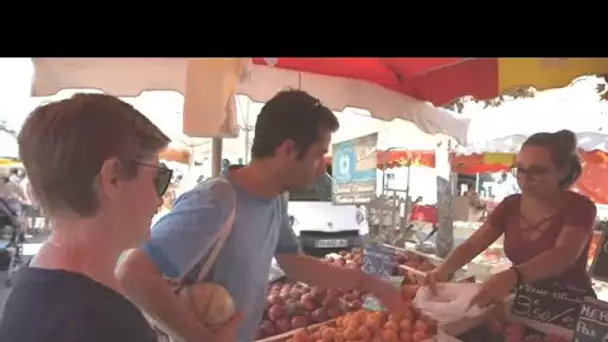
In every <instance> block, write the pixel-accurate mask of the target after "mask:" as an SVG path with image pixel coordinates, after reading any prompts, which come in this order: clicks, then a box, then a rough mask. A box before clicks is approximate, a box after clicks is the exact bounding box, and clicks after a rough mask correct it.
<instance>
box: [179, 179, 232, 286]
mask: <svg viewBox="0 0 608 342" xmlns="http://www.w3.org/2000/svg"><path fill="white" fill-rule="evenodd" d="M213 181H218V182H223V183H227V184H228V185H229V186H230V190H231V192H232V194H233V195H234V196H233V197H234V205H233V206H232V210H231V211H230V214H229V215H228V218H227V219H226V221H225V222H224V225H223V226H222V228H220V230H219V231H218V232H217V233H216V234H215V235H214V236H213V238H212V239H211V241H210V242H209V244H208V245H206V246H205V247H203V248H202V250H201V253H200V257H199V258H197V259H195V261H194V265H192V267H190V268H189V269H190V270H192V268H194V267H195V266H196V264H197V263H198V262H200V260H201V259H202V258H203V257H205V256H207V260H206V261H205V264H204V265H203V266H202V268H201V270H200V272H199V273H198V276H197V280H198V281H199V282H200V281H203V280H204V279H205V277H206V276H207V274H208V273H209V271H210V270H211V268H212V267H213V264H214V263H215V259H216V258H217V256H218V255H219V253H220V251H221V250H222V247H223V246H224V243H225V242H226V239H227V238H228V236H229V235H230V232H231V231H232V226H233V225H234V216H235V215H236V202H237V201H236V193H235V192H234V189H233V188H232V184H230V182H228V181H227V180H225V179H224V178H219V177H218V178H216V179H215V180H213ZM184 278H185V277H184ZM184 281H185V279H182V281H181V283H182V285H183V283H184Z"/></svg>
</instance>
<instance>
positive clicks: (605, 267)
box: [589, 231, 608, 281]
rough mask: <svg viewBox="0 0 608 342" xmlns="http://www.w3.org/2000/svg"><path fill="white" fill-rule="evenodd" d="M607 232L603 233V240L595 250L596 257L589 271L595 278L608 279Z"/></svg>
mask: <svg viewBox="0 0 608 342" xmlns="http://www.w3.org/2000/svg"><path fill="white" fill-rule="evenodd" d="M606 232H608V231H604V234H602V240H601V241H600V243H599V245H597V249H596V251H595V257H594V258H593V263H592V264H591V269H590V270H589V273H590V274H591V276H592V277H593V278H596V279H599V280H603V281H608V241H606Z"/></svg>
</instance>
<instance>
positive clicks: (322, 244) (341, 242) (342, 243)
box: [315, 239, 348, 248]
mask: <svg viewBox="0 0 608 342" xmlns="http://www.w3.org/2000/svg"><path fill="white" fill-rule="evenodd" d="M315 247H317V248H343V247H348V240H345V239H327V240H317V241H315Z"/></svg>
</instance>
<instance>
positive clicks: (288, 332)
mask: <svg viewBox="0 0 608 342" xmlns="http://www.w3.org/2000/svg"><path fill="white" fill-rule="evenodd" d="M324 261H325V262H327V263H330V264H332V265H334V266H336V267H347V268H353V269H362V270H363V271H364V272H367V273H371V274H374V275H376V276H379V277H387V278H386V279H387V281H388V279H389V278H390V279H391V281H392V282H393V283H394V284H395V286H398V287H400V288H401V293H402V298H403V300H404V302H405V303H407V306H408V307H411V303H412V300H413V299H414V297H415V296H416V292H417V289H418V285H417V284H418V282H419V281H420V280H421V279H423V278H424V277H425V272H428V271H429V270H431V269H433V267H435V265H436V264H437V263H438V260H437V259H432V258H431V257H428V256H426V255H423V254H420V253H417V252H415V251H411V250H405V249H395V248H393V247H391V246H380V245H375V244H369V245H366V246H365V247H364V248H355V249H352V250H349V251H346V250H345V251H341V252H340V253H332V254H329V255H326V256H325V258H324ZM395 281H397V282H396V283H395ZM454 281H455V282H463V283H466V282H471V281H474V278H472V277H471V276H469V275H467V274H466V272H464V271H461V272H458V274H457V275H455V278H454ZM268 288H269V296H268V299H267V301H268V306H267V308H266V310H265V312H264V319H263V321H262V323H261V325H260V329H259V332H258V338H259V339H258V342H260V341H264V342H275V341H288V340H289V341H291V340H293V341H301V340H302V341H303V338H304V337H306V338H324V339H325V340H327V341H330V342H332V341H354V340H358V339H364V340H369V339H371V338H372V337H373V336H374V335H378V334H387V336H388V334H390V333H388V332H384V330H386V329H387V328H390V329H388V330H391V331H392V332H394V333H395V334H396V336H400V335H401V338H400V339H397V340H403V341H409V340H408V338H410V339H413V340H414V341H426V340H427V338H428V339H429V341H431V340H432V339H431V338H432V337H433V336H434V334H435V332H436V323H435V321H434V320H433V319H432V318H430V317H426V316H424V315H423V314H421V312H420V311H419V310H416V308H414V307H412V309H410V310H411V311H408V312H406V313H404V314H403V315H395V314H391V315H387V314H386V313H384V312H382V311H384V309H383V308H382V307H381V306H378V303H376V302H373V300H371V299H370V298H373V297H371V296H370V294H367V293H363V292H361V291H359V290H351V291H348V292H346V291H342V290H340V289H335V288H327V289H323V288H318V287H314V286H308V285H306V284H302V283H294V282H290V281H289V280H288V279H284V278H282V279H280V280H279V281H275V282H273V283H270V284H269V285H268ZM355 316H356V317H361V318H357V319H355V321H356V320H358V319H360V320H363V321H359V323H358V325H360V326H361V327H365V328H366V329H369V330H365V331H364V329H363V328H361V327H360V328H357V329H355V330H356V332H351V331H348V328H351V326H350V325H351V324H348V323H346V324H345V322H348V321H350V320H352V317H355ZM370 316H371V317H376V318H369V319H370V320H373V319H380V321H378V322H377V324H378V326H368V324H366V320H367V319H368V317H370ZM389 322H394V323H395V324H396V325H395V326H394V327H392V324H393V323H389ZM328 331H329V332H328ZM368 333H369V337H366V336H368V335H367V334H368ZM361 334H363V335H361ZM326 335H327V336H326ZM329 335H331V336H329ZM336 335H337V336H340V335H341V336H342V339H340V337H338V339H334V336H336ZM423 337H424V338H423Z"/></svg>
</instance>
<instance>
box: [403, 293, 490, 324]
mask: <svg viewBox="0 0 608 342" xmlns="http://www.w3.org/2000/svg"><path fill="white" fill-rule="evenodd" d="M480 287H481V286H480V285H479V284H475V283H445V284H443V283H442V284H437V292H438V293H437V295H434V294H433V293H432V292H431V289H430V288H429V287H428V286H423V287H421V288H419V289H418V292H417V293H416V297H415V298H414V301H413V304H414V306H416V307H417V308H418V309H420V311H421V312H422V313H423V314H424V315H426V316H429V317H431V318H434V319H436V320H437V321H438V322H439V323H448V322H453V321H455V320H459V319H461V318H464V317H471V316H477V315H480V314H482V313H484V312H485V310H483V309H481V308H479V307H478V306H477V305H474V306H473V307H471V308H469V303H470V302H471V299H472V298H473V297H474V296H475V295H476V294H477V292H478V291H479V289H480Z"/></svg>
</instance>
